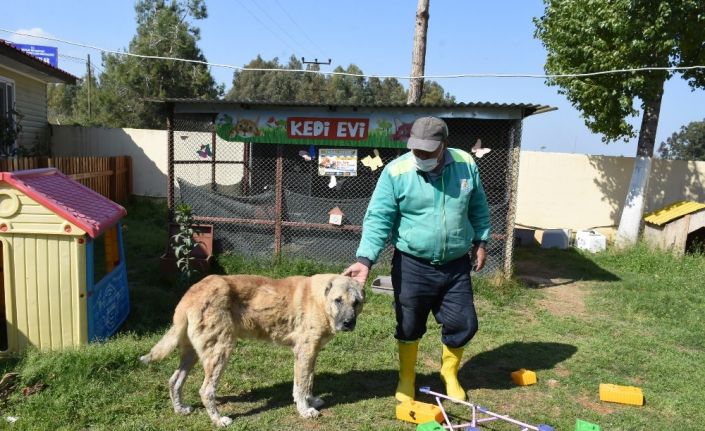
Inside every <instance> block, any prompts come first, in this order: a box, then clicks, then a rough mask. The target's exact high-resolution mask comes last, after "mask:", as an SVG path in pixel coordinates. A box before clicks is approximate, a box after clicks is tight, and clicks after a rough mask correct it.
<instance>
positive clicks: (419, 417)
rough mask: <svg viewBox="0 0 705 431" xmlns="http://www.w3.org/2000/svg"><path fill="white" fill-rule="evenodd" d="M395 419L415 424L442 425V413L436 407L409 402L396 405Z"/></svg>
mask: <svg viewBox="0 0 705 431" xmlns="http://www.w3.org/2000/svg"><path fill="white" fill-rule="evenodd" d="M397 419H399V420H402V421H407V422H411V423H415V424H422V423H426V422H431V421H436V422H439V423H443V412H442V411H441V409H440V407H438V406H437V405H434V404H427V403H422V402H419V401H413V400H409V401H404V402H403V403H400V404H397Z"/></svg>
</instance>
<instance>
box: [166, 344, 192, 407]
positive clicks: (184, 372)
mask: <svg viewBox="0 0 705 431" xmlns="http://www.w3.org/2000/svg"><path fill="white" fill-rule="evenodd" d="M180 347H181V363H180V364H179V368H178V369H177V370H176V371H174V374H172V376H171V378H170V379H169V396H170V397H171V403H172V404H173V405H174V411H175V412H176V413H179V414H182V415H187V414H189V413H191V412H192V411H193V407H191V406H188V405H185V404H183V402H182V399H181V389H182V388H183V386H184V382H186V377H187V376H188V373H189V371H191V368H193V365H194V364H195V363H196V360H197V359H198V356H197V355H196V351H195V350H193V346H191V343H188V344H186V345H182V346H180Z"/></svg>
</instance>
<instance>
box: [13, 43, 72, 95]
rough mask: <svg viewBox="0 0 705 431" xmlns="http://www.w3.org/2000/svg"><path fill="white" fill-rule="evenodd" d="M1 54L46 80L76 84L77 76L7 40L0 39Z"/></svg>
mask: <svg viewBox="0 0 705 431" xmlns="http://www.w3.org/2000/svg"><path fill="white" fill-rule="evenodd" d="M0 55H2V56H5V57H7V58H9V59H11V60H13V61H14V62H17V63H14V64H15V65H17V66H18V67H22V68H26V69H27V70H23V71H24V72H28V71H31V72H34V74H36V75H40V76H41V77H42V78H43V79H45V80H46V82H53V83H66V84H76V81H77V80H78V78H77V77H75V76H73V75H71V74H70V73H68V72H66V71H65V70H62V69H59V68H58V67H54V66H52V65H51V64H48V63H45V62H43V61H42V60H40V59H39V58H37V57H35V56H33V55H30V54H27V53H26V52H24V51H22V50H21V49H19V48H16V47H15V46H13V45H11V44H10V43H8V42H7V41H5V40H2V39H0Z"/></svg>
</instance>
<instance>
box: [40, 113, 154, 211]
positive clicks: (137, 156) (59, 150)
mask: <svg viewBox="0 0 705 431" xmlns="http://www.w3.org/2000/svg"><path fill="white" fill-rule="evenodd" d="M51 128H52V137H51V142H52V144H51V145H52V148H51V151H52V155H54V156H101V157H107V156H131V157H132V169H133V172H132V181H133V183H132V190H133V193H134V194H136V195H139V196H156V197H159V196H166V185H167V154H166V153H167V151H166V150H167V141H166V131H164V130H143V129H104V128H87V127H77V126H56V125H53V126H51Z"/></svg>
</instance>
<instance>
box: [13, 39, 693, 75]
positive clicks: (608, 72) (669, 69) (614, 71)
mask: <svg viewBox="0 0 705 431" xmlns="http://www.w3.org/2000/svg"><path fill="white" fill-rule="evenodd" d="M0 31H3V32H6V33H11V34H16V35H19V36H29V37H35V38H39V39H46V40H53V41H56V42H61V43H65V44H68V45H74V46H80V47H82V48H89V49H94V50H96V51H100V52H104V53H108V54H114V55H124V56H128V57H136V58H145V59H152V60H168V61H181V62H185V63H194V64H203V65H205V66H212V67H223V68H227V69H233V70H237V71H242V72H247V71H249V72H285V73H291V72H296V73H314V74H319V75H331V76H332V75H337V76H350V77H355V78H381V79H385V78H395V79H406V80H409V79H415V78H423V79H457V78H534V79H556V78H586V77H591V76H600V75H614V74H620V73H636V72H648V71H666V72H683V71H688V70H705V66H702V65H698V66H680V67H676V66H674V67H670V66H668V67H665V66H664V67H635V68H628V69H612V70H604V71H599V72H587V73H563V74H531V73H458V74H450V75H424V76H405V75H375V74H365V73H348V72H325V71H321V70H305V69H274V68H255V67H240V66H233V65H231V64H221V63H209V62H207V61H202V60H191V59H187V58H176V57H161V56H156V55H142V54H133V53H131V52H120V51H113V50H110V49H105V48H100V47H97V46H92V45H87V44H82V43H77V42H70V41H67V40H62V39H57V38H53V37H48V36H36V35H33V34H28V33H20V32H16V31H12V30H7V29H4V28H0Z"/></svg>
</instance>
